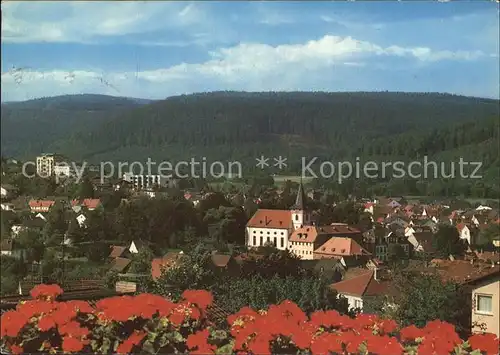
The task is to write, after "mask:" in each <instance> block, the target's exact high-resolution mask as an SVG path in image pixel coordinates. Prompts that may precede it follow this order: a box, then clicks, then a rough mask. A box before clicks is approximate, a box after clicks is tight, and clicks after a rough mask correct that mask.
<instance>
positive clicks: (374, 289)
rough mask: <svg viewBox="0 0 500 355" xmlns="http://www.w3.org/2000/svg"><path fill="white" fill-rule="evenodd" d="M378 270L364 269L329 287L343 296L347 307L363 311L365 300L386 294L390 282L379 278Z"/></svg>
mask: <svg viewBox="0 0 500 355" xmlns="http://www.w3.org/2000/svg"><path fill="white" fill-rule="evenodd" d="M377 272H378V270H377V269H375V270H366V271H363V272H362V273H361V274H360V275H357V276H354V277H352V278H349V279H345V280H342V281H340V282H336V283H334V284H332V285H331V287H332V288H333V289H334V290H335V291H337V292H338V294H339V296H342V297H345V298H346V299H347V303H348V305H349V309H350V310H353V309H359V310H361V311H363V308H364V304H365V302H366V301H367V300H368V299H370V298H373V297H377V296H380V295H387V294H388V291H389V288H390V282H389V281H387V280H380V279H379V278H378V277H377Z"/></svg>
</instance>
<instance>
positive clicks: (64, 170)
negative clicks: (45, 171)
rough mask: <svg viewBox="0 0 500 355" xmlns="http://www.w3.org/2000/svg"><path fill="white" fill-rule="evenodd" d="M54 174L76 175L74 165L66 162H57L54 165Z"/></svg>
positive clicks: (58, 175)
mask: <svg viewBox="0 0 500 355" xmlns="http://www.w3.org/2000/svg"><path fill="white" fill-rule="evenodd" d="M54 175H55V176H57V177H65V178H69V177H73V176H75V175H76V171H75V169H74V167H73V166H72V165H70V164H67V163H65V162H56V163H55V165H54Z"/></svg>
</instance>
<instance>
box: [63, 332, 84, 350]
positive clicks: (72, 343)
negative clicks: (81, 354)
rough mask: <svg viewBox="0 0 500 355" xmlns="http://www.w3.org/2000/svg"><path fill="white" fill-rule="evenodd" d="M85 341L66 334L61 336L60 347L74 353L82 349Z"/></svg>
mask: <svg viewBox="0 0 500 355" xmlns="http://www.w3.org/2000/svg"><path fill="white" fill-rule="evenodd" d="M84 346H85V343H84V342H83V341H81V340H79V339H76V338H72V337H70V336H66V337H64V338H63V342H62V349H63V350H64V351H65V352H68V353H76V352H78V351H82V349H83V347H84Z"/></svg>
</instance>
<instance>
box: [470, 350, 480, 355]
mask: <svg viewBox="0 0 500 355" xmlns="http://www.w3.org/2000/svg"><path fill="white" fill-rule="evenodd" d="M469 355H481V350H479V349H476V350H474V351H471V352H470V353H469Z"/></svg>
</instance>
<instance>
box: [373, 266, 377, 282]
mask: <svg viewBox="0 0 500 355" xmlns="http://www.w3.org/2000/svg"><path fill="white" fill-rule="evenodd" d="M377 270H378V268H377V267H375V268H374V269H373V279H374V280H375V281H378V277H377Z"/></svg>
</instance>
